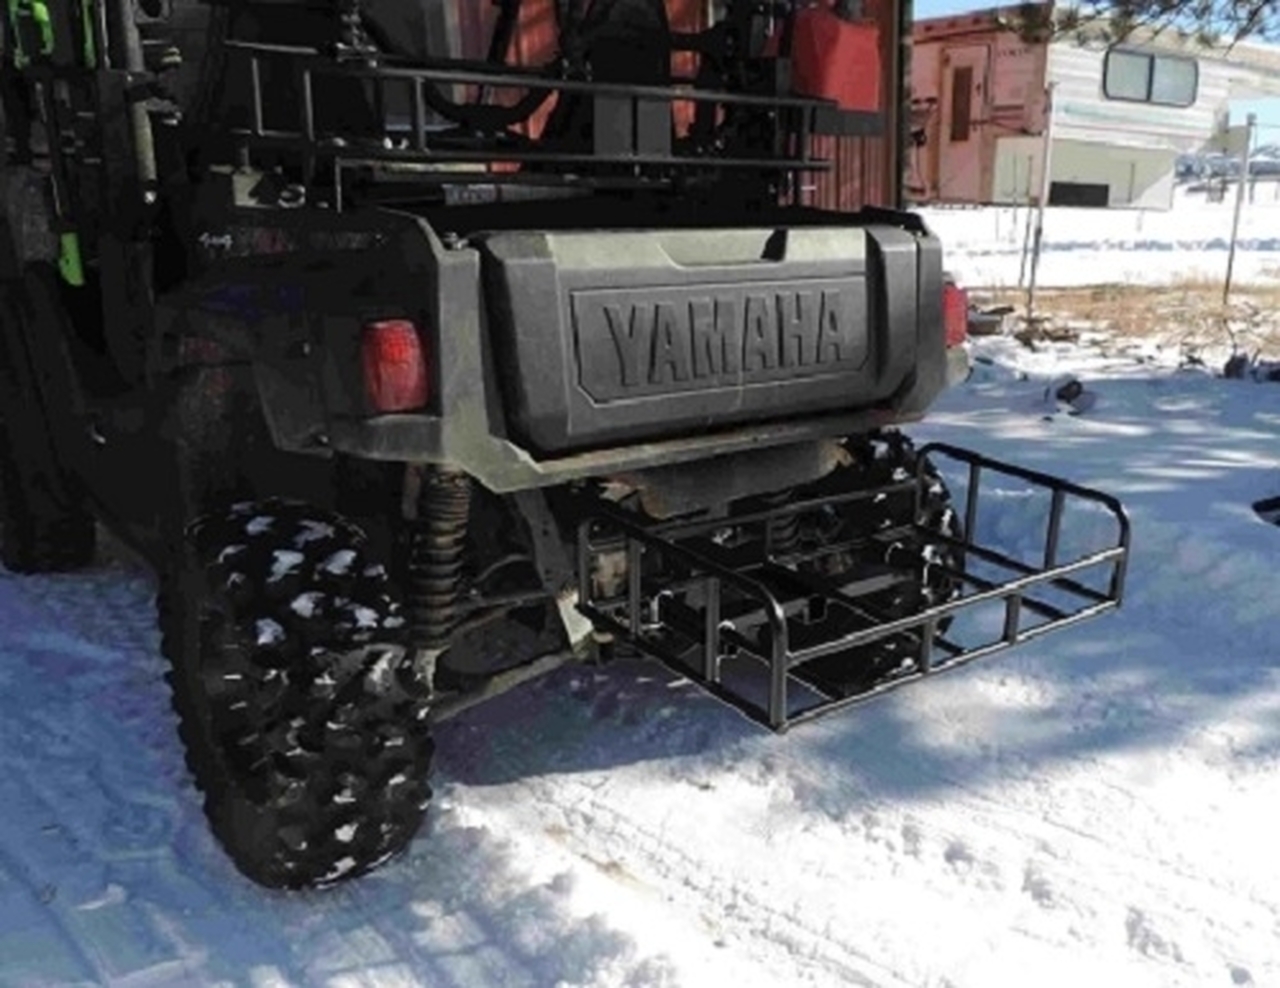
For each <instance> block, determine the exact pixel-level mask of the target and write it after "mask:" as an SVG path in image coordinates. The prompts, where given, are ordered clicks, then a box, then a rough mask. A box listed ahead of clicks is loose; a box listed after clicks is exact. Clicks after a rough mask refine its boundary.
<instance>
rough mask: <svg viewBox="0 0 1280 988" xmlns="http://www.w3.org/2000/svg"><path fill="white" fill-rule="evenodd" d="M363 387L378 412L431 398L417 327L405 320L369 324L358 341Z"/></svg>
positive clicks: (415, 405) (410, 407) (408, 406)
mask: <svg viewBox="0 0 1280 988" xmlns="http://www.w3.org/2000/svg"><path fill="white" fill-rule="evenodd" d="M361 346H362V351H363V357H364V386H365V391H366V392H367V393H368V395H369V401H370V403H371V404H372V405H373V408H374V411H377V412H408V411H412V410H413V409H417V408H422V407H423V406H424V405H426V403H427V400H428V399H429V398H430V397H431V393H430V387H429V384H428V374H427V355H426V353H425V351H424V349H423V346H422V339H421V338H420V337H419V335H418V327H416V326H415V325H414V324H413V323H411V322H410V321H409V320H407V319H387V320H383V321H381V322H373V323H369V324H368V325H367V326H365V328H364V338H363V340H362V341H361Z"/></svg>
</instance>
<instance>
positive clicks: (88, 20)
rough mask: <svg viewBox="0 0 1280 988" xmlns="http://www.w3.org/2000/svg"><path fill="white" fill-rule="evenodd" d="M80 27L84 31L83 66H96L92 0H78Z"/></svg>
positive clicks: (96, 51) (87, 67)
mask: <svg viewBox="0 0 1280 988" xmlns="http://www.w3.org/2000/svg"><path fill="white" fill-rule="evenodd" d="M80 28H81V30H82V31H83V32H84V67H85V68H86V69H96V68H97V67H98V49H97V46H96V45H95V44H94V40H93V0H80Z"/></svg>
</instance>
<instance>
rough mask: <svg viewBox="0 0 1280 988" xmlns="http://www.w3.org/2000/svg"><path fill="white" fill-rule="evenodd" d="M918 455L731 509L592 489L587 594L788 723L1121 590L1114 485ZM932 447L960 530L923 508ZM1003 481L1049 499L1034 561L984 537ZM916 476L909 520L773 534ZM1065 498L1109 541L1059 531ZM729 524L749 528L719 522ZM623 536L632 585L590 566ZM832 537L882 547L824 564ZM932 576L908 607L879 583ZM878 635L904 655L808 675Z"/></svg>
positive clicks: (995, 645) (601, 624)
mask: <svg viewBox="0 0 1280 988" xmlns="http://www.w3.org/2000/svg"><path fill="white" fill-rule="evenodd" d="M920 454H921V455H920V458H919V460H918V464H919V466H918V469H917V473H916V475H915V476H914V477H912V476H909V475H908V476H905V477H903V478H901V479H900V480H895V481H894V482H893V483H891V484H889V485H886V486H883V487H877V488H874V489H869V490H868V489H863V490H857V491H850V492H848V493H842V494H838V495H834V496H825V497H820V498H813V499H809V500H803V501H799V502H795V503H788V504H786V505H783V506H779V507H777V508H771V509H767V510H762V511H759V512H754V513H749V514H743V515H739V516H723V517H717V518H703V519H699V520H697V521H693V522H690V521H684V520H679V521H674V522H665V523H655V522H651V521H648V520H646V519H643V518H641V517H640V516H639V515H637V514H635V513H634V512H630V511H627V510H624V509H622V508H619V507H618V506H616V505H613V504H609V503H604V502H598V503H593V504H592V505H590V506H588V507H586V508H585V509H584V510H585V512H586V513H585V514H584V518H583V521H582V522H581V525H580V528H579V542H578V545H579V558H578V571H579V596H580V607H581V609H582V611H583V612H584V613H585V614H586V615H587V616H588V617H590V618H591V619H592V620H593V621H594V622H595V623H596V626H597V627H598V628H599V629H601V630H602V631H604V632H607V633H611V634H613V635H615V636H616V637H617V638H618V639H620V640H622V641H624V642H629V643H631V644H633V645H634V646H635V647H637V648H638V649H640V650H641V651H643V652H645V653H647V654H649V655H652V656H654V657H656V658H657V659H659V660H661V661H662V662H664V663H665V664H666V665H667V666H668V667H670V668H671V669H672V670H674V671H676V672H678V673H680V674H681V675H683V676H686V677H688V678H689V679H691V680H692V681H694V682H696V683H698V684H699V685H700V686H702V687H703V688H704V689H706V690H707V691H709V692H710V693H712V694H713V695H715V696H716V697H718V698H719V699H721V700H723V701H725V702H727V703H729V704H731V705H733V706H734V707H736V708H737V709H739V710H740V711H742V712H743V713H745V714H746V715H747V716H748V717H750V718H751V719H752V720H755V721H757V722H759V723H761V724H763V725H766V726H768V727H770V728H772V729H773V730H775V731H779V732H781V731H785V730H786V729H787V728H789V727H790V726H792V725H793V724H797V723H801V722H804V721H808V720H812V719H814V718H817V717H819V716H822V715H824V714H827V713H832V712H834V711H836V710H840V709H843V708H845V707H849V706H852V705H855V704H858V703H863V702H865V701H867V700H869V699H871V698H873V697H876V696H879V695H881V694H883V693H886V692H888V691H890V690H893V689H897V688H898V687H900V686H903V685H905V684H907V683H910V682H913V681H915V680H918V679H921V678H923V677H926V676H932V675H937V674H938V673H940V672H945V671H948V670H952V669H958V668H960V667H962V666H964V665H967V664H968V663H970V662H973V661H975V660H977V659H980V658H985V657H986V656H989V655H992V654H995V653H996V652H1000V651H1003V650H1004V649H1007V648H1009V647H1011V646H1013V645H1017V644H1019V643H1022V642H1026V641H1029V640H1031V639H1033V638H1037V637H1039V636H1041V635H1045V634H1048V633H1049V632H1052V631H1056V630H1059V629H1062V628H1066V627H1069V626H1071V625H1074V624H1077V623H1079V622H1082V621H1085V620H1088V619H1090V618H1093V617H1096V616H1098V615H1101V614H1103V613H1105V612H1107V611H1110V610H1114V609H1115V608H1117V607H1118V606H1119V605H1120V602H1121V599H1122V597H1123V592H1124V581H1125V570H1126V565H1127V561H1128V554H1129V540H1130V527H1129V521H1128V518H1127V516H1126V514H1125V512H1124V509H1123V507H1122V506H1121V505H1120V503H1119V502H1118V501H1117V500H1116V499H1115V498H1113V497H1111V496H1109V495H1107V494H1103V493H1100V492H1098V491H1094V490H1090V489H1087V488H1084V487H1080V486H1078V485H1076V484H1073V483H1070V482H1069V481H1066V480H1062V479H1060V478H1056V477H1052V476H1049V475H1046V474H1042V473H1038V472H1035V471H1032V470H1026V469H1023V468H1021V467H1017V466H1012V465H1010V464H1007V463H1002V462H999V461H997V460H993V459H990V458H988V457H985V456H982V455H980V454H978V453H974V452H971V451H968V450H964V449H959V448H957V447H954V446H949V445H945V444H934V445H931V446H927V447H924V448H923V449H922V450H921V451H920ZM930 461H932V463H934V464H935V465H937V466H940V467H943V468H944V470H943V472H944V474H947V475H949V476H952V477H955V478H957V479H956V480H954V481H953V483H955V484H956V485H957V486H959V485H963V486H964V487H965V488H967V490H966V491H965V493H964V495H963V496H962V497H960V498H958V499H957V506H958V507H960V508H961V510H962V511H963V529H962V530H960V533H957V535H958V537H957V535H949V534H945V533H944V532H941V531H939V530H938V526H936V525H931V526H926V525H925V524H923V523H922V522H923V521H924V510H923V507H922V506H923V505H924V503H925V495H926V491H927V490H928V489H929V487H930V485H936V484H937V483H938V480H937V477H936V476H935V475H934V474H933V473H932V469H931V468H930V467H929V466H928V464H929V463H930ZM946 468H950V471H951V472H950V473H949V474H948V471H947V469H946ZM957 468H958V472H956V470H957ZM993 480H995V481H996V483H999V484H1008V483H1015V484H1016V485H1017V486H1018V490H1019V492H1020V493H1019V495H1018V498H1017V499H1016V503H1017V504H1018V505H1019V506H1025V505H1027V504H1028V503H1030V501H1029V499H1030V498H1037V497H1038V498H1040V499H1041V500H1042V501H1044V502H1046V503H1045V504H1044V506H1043V518H1042V524H1041V526H1040V533H1039V538H1038V539H1037V542H1036V547H1035V551H1034V554H1033V555H1034V558H1032V559H1030V560H1028V559H1027V558H1026V554H1025V553H1024V554H1023V556H1024V558H1018V554H1016V553H1014V552H1012V551H1006V550H1002V549H999V548H996V547H995V546H994V545H992V544H990V542H989V540H988V539H985V538H980V537H979V533H980V532H984V531H985V527H989V526H985V527H980V518H979V516H980V513H981V505H982V503H983V497H984V491H988V490H989V489H990V488H992V487H993V486H995V484H993ZM908 491H914V492H915V504H916V519H915V521H914V522H913V523H910V524H903V525H897V526H894V525H887V526H883V527H881V528H879V529H877V530H876V531H874V532H872V533H870V534H868V535H866V536H864V537H861V538H858V539H854V540H850V541H848V542H845V543H843V544H841V545H824V546H821V547H819V548H816V549H809V550H807V551H806V552H804V553H801V554H796V553H787V552H780V551H776V550H775V546H774V544H773V542H774V538H773V533H775V532H778V531H780V530H782V527H783V526H785V525H786V523H787V522H788V521H789V520H790V519H794V518H797V517H799V516H800V515H801V514H803V513H805V512H811V511H815V510H822V509H824V508H833V507H844V508H846V509H847V508H852V507H854V506H856V505H857V504H858V503H860V502H873V501H875V500H876V499H883V498H884V497H887V496H892V495H895V494H896V495H897V496H899V497H902V496H904V493H905V492H908ZM1002 493H1007V491H1005V492H1002ZM1069 515H1070V516H1072V517H1073V518H1077V516H1082V517H1083V518H1087V519H1089V520H1090V521H1089V523H1088V524H1087V525H1086V527H1088V528H1090V530H1091V531H1092V530H1096V529H1099V528H1101V529H1106V530H1109V532H1108V533H1107V535H1106V537H1105V538H1104V540H1103V544H1102V545H1101V546H1089V547H1088V548H1086V549H1083V550H1081V551H1078V552H1070V553H1068V552H1065V551H1064V545H1065V544H1066V543H1067V542H1069V541H1080V540H1079V539H1076V540H1071V539H1069V538H1068V536H1069V535H1070V534H1071V530H1070V529H1071V524H1073V523H1080V520H1079V518H1077V521H1076V522H1069V521H1068V516H1069ZM728 532H736V533H739V536H740V537H738V538H736V539H726V533H728ZM742 533H746V534H745V535H743V534H742ZM752 533H754V534H752ZM984 542H985V543H987V544H984ZM619 553H625V557H626V563H627V567H626V574H627V575H626V588H625V592H615V593H614V595H613V596H612V597H609V598H601V597H599V596H597V595H596V589H597V580H596V574H597V573H598V567H599V566H600V565H601V564H602V560H603V559H604V557H605V556H607V555H610V554H612V555H613V556H614V557H615V558H617V556H618V554H619ZM839 553H846V554H848V553H856V554H860V556H861V557H862V558H863V559H864V560H867V559H874V560H883V562H881V563H878V564H867V563H864V564H863V565H860V566H859V567H857V568H856V570H853V571H846V572H843V573H841V574H840V575H839V576H838V577H830V576H827V575H823V574H822V573H821V572H820V570H821V568H822V567H821V560H822V559H823V558H829V557H831V556H833V555H835V554H839ZM1064 557H1065V558H1064ZM922 579H923V580H927V581H933V582H934V583H935V584H936V583H938V581H939V580H941V582H942V584H943V585H945V586H946V587H947V588H948V590H949V591H950V592H949V593H948V594H947V595H946V599H944V600H943V601H942V602H938V603H932V604H927V605H923V606H921V607H919V608H916V609H913V612H911V613H906V614H894V613H886V612H885V610H884V608H883V602H884V600H885V599H886V596H887V591H890V590H891V589H892V588H893V587H895V586H903V585H908V584H916V585H918V584H919V582H920V581H921V580H922ZM966 618H968V620H967V621H966ZM962 626H963V627H962ZM877 649H879V650H881V651H883V652H887V653H889V654H892V655H895V656H898V657H899V658H900V659H901V661H897V662H896V663H895V664H893V666H892V667H891V668H876V669H875V671H874V674H873V675H870V676H863V677H862V678H861V679H860V680H859V681H857V682H855V683H853V684H852V685H850V684H843V685H834V684H832V683H831V682H829V681H828V679H829V677H825V676H815V675H812V674H811V670H812V669H813V668H814V667H815V665H816V664H821V665H823V666H825V667H828V668H830V667H831V664H832V662H833V661H834V663H835V664H836V666H837V667H838V666H839V664H840V663H841V662H842V661H845V660H847V662H848V664H849V665H850V667H851V668H853V667H855V666H858V665H859V664H860V663H861V664H863V665H865V662H866V656H867V655H869V654H873V653H875V652H876V650H877ZM855 678H857V677H855Z"/></svg>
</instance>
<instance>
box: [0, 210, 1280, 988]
mask: <svg viewBox="0 0 1280 988" xmlns="http://www.w3.org/2000/svg"><path fill="white" fill-rule="evenodd" d="M1274 229H1280V224H1278V225H1277V226H1276V227H1275V228H1274ZM977 356H978V357H979V358H980V362H979V364H978V366H977V370H976V372H975V374H974V376H973V378H972V379H971V381H970V382H969V383H968V384H966V385H964V386H963V387H960V388H958V389H956V390H955V391H953V392H952V393H951V394H949V395H948V396H946V397H945V398H944V399H943V401H942V402H941V403H940V404H939V406H938V408H937V411H936V413H935V414H934V415H933V416H932V417H931V418H930V420H929V422H928V423H927V425H922V426H920V427H918V428H916V429H915V430H913V432H914V434H915V435H916V437H917V438H919V439H944V440H947V441H951V442H955V443H957V444H960V445H966V446H970V447H974V448H976V449H979V450H982V451H985V452H988V453H990V454H992V455H995V456H998V457H1001V458H1004V459H1010V460H1014V461H1016V462H1021V463H1024V464H1027V465H1030V466H1032V467H1036V468H1040V469H1043V470H1046V471H1049V472H1056V473H1062V474H1065V475H1067V476H1069V477H1071V478H1072V479H1075V480H1077V481H1079V482H1082V483H1085V484H1090V485H1095V486H1098V487H1101V488H1103V489H1106V490H1109V491H1112V492H1113V493H1116V494H1118V495H1120V496H1121V497H1122V498H1123V499H1124V500H1125V502H1126V504H1127V506H1128V509H1129V511H1130V514H1131V517H1132V520H1133V525H1134V545H1135V548H1134V554H1133V564H1132V569H1131V574H1130V583H1129V597H1128V600H1127V603H1126V606H1125V607H1124V609H1123V610H1121V611H1120V612H1118V613H1116V614H1113V615H1109V616H1107V617H1105V618H1102V619H1100V620H1098V621H1096V622H1093V623H1089V624H1086V625H1083V626H1080V627H1079V628H1076V629H1073V630H1070V631H1066V632H1063V633H1060V634H1057V635H1054V636H1049V637H1047V638H1045V639H1042V640H1040V641H1037V642H1034V643H1030V644H1027V645H1025V646H1023V647H1021V648H1019V649H1018V650H1016V651H1014V652H1011V653H1004V654H1003V655H1002V656H1000V657H997V658H993V659H991V660H988V661H987V662H985V663H979V664H977V665H976V666H973V667H971V668H969V669H967V670H965V671H962V672H958V673H955V674H952V675H950V676H947V677H941V678H938V679H936V680H934V681H932V682H928V683H923V684H920V685H918V686H916V687H914V688H912V689H910V690H905V691H902V692H900V693H898V694H895V695H892V696H890V697H887V698H885V699H883V700H880V701H877V702H875V703H873V704H870V705H868V706H866V707H863V708H860V709H858V710H855V711H851V712H848V713H845V714H841V715H837V716H835V717H833V718H828V719H826V720H824V721H820V722H818V723H816V724H813V725H809V726H806V727H802V728H798V729H796V730H795V731H793V732H792V733H790V734H788V735H786V736H784V737H781V738H779V737H774V736H772V735H770V734H767V733H766V732H763V731H762V730H760V729H757V728H755V727H753V726H751V725H749V724H747V723H746V722H745V721H743V720H742V719H741V718H739V717H738V716H736V715H735V714H733V713H731V712H730V711H728V710H726V709H724V708H722V707H721V706H719V705H718V704H717V703H715V702H714V701H712V700H710V699H708V698H706V697H704V696H702V695H700V694H699V693H698V692H697V691H696V690H694V689H692V688H690V687H688V686H687V685H682V684H680V683H678V682H676V681H674V680H673V679H672V677H671V676H669V675H668V674H666V673H665V672H664V671H663V670H661V669H660V668H659V667H656V666H650V665H648V664H644V663H623V664H619V665H615V666H611V667H608V668H606V669H603V670H590V671H582V670H577V671H567V670H566V671H562V672H561V673H558V674H556V675H554V676H552V677H550V678H549V679H547V680H545V681H544V682H542V683H540V684H536V685H533V686H530V687H527V688H525V689H523V690H521V691H518V692H516V693H513V694H510V695H508V696H506V697H503V698H501V699H499V700H496V701H494V702H493V703H491V704H490V705H488V706H485V707H482V708H479V709H477V710H474V711H472V712H470V713H468V714H465V715H463V716H461V717H460V718H458V719H457V720H455V721H453V722H451V723H450V724H448V725H446V726H445V727H444V728H443V729H442V730H441V732H440V736H439V742H440V748H441V753H440V757H439V763H438V771H437V776H436V789H437V800H436V803H435V804H434V807H433V810H432V813H431V816H430V819H429V823H428V825H427V826H426V827H425V828H424V831H423V833H422V834H421V836H420V837H419V839H418V840H417V841H416V842H415V843H414V845H413V847H412V849H411V852H410V853H409V854H408V855H407V856H406V857H405V858H403V859H401V860H399V861H398V862H396V863H394V864H393V865H391V866H389V867H387V868H386V869H384V870H383V871H381V872H378V873H376V874H374V875H372V876H369V877H367V878H365V879H363V880H361V881H360V882H358V883H355V884H352V885H350V886H348V887H342V888H339V889H336V890H334V891H331V892H328V893H324V894H301V895H291V896H282V895H275V894H270V893H266V892H264V891H262V890H260V889H258V888H256V887H254V886H252V885H250V884H249V883H247V882H246V881H245V880H243V879H242V878H240V877H239V875H238V874H237V873H236V872H235V871H234V870H233V869H232V867H231V865H230V864H229V863H228V862H227V860H226V859H225V858H224V857H223V855H222V854H221V852H220V851H219V850H218V848H217V847H216V846H215V845H214V844H213V842H212V839H211V838H210V837H209V835H208V833H207V831H206V828H205V824H204V820H203V817H202V815H201V812H200V808H199V804H198V802H197V799H196V796H195V793H194V792H193V790H192V788H191V786H190V784H189V782H188V780H187V777H186V774H185V772H184V769H183V765H182V759H181V756H180V754H179V751H178V747H177V742H176V739H175V736H174V724H173V721H172V718H171V716H170V713H169V710H168V697H167V693H166V689H165V686H164V684H163V682H162V680H161V675H162V671H163V669H162V663H161V659H160V657H159V654H158V640H157V638H158V636H157V633H156V630H155V627H154V624H153V618H152V612H151V598H152V594H153V592H154V587H153V584H152V582H151V580H150V578H149V576H148V575H147V573H146V572H145V571H144V570H143V569H141V568H140V567H139V566H138V565H137V564H136V563H134V562H133V561H131V560H130V559H129V558H127V557H125V556H124V555H122V554H121V553H119V552H110V551H109V552H107V553H106V554H105V555H104V558H103V559H102V560H101V561H100V563H99V564H98V565H97V566H96V567H95V568H94V569H93V570H92V571H90V572H88V573H85V574H81V575H76V576H66V577H56V578H41V579H17V578H14V577H12V576H9V575H8V574H5V573H3V572H2V571H0V986H21V988H27V986H37V985H59V986H61V985H80V984H92V985H98V984H102V985H120V986H130V988H151V986H163V985H197V986H205V985H208V986H212V985H235V986H241V985H244V986H254V988H258V986H261V988H268V986H277V985H323V986H348V985H351V986H354V985H362V986H413V985H420V986H428V988H450V986H457V988H487V986H491V985H492V986H499V985H501V986H529V988H543V986H547V988H550V986H634V988H640V986H689V988H703V986H712V985H734V986H735V988H752V986H761V988H766V986H767V988H777V986H806V985H807V986H843V985H855V986H886V988H887V986H928V988H1003V986H1019V988H1023V986H1028V985H1035V986H1037V988H1039V986H1058V985H1061V986H1064V988H1065V986H1069V988H1079V986H1080V985H1082V984H1087V985H1098V986H1103V985H1106V986H1112V985H1115V986H1125V988H1141V986H1153V988H1155V986H1160V988H1164V986H1176V985H1187V986H1212V985H1222V986H1233V985H1256V986H1266V985H1278V984H1280V853H1277V851H1276V846H1275V844H1276V838H1275V829H1276V828H1275V812H1276V808H1277V807H1280V649H1278V648H1277V645H1276V642H1277V627H1280V623H1278V622H1280V591H1278V590H1277V588H1276V581H1275V573H1276V571H1277V565H1278V564H1280V528H1277V527H1274V526H1270V525H1267V524H1264V523H1263V522H1262V521H1260V520H1259V519H1258V518H1257V517H1256V516H1255V515H1254V514H1253V512H1252V511H1251V510H1250V504H1251V503H1252V502H1253V501H1255V500H1257V499H1259V498H1262V497H1266V496H1270V495H1277V494H1280V386H1276V385H1269V384H1257V383H1252V382H1238V381H1224V380H1221V379H1216V378H1214V377H1212V376H1210V375H1208V374H1207V373H1203V372H1187V371H1178V370H1177V369H1176V368H1175V367H1174V366H1173V365H1172V364H1173V362H1172V361H1169V360H1166V359H1165V358H1164V357H1162V356H1161V355H1160V354H1152V353H1149V352H1147V353H1144V354H1141V355H1140V356H1141V359H1138V356H1126V355H1124V354H1120V355H1116V354H1114V353H1112V355H1110V356H1107V357H1105V358H1104V357H1102V356H1100V355H1099V354H1096V353H1092V352H1091V351H1089V350H1088V349H1087V348H1081V347H1062V348H1058V349H1052V348H1051V349H1046V350H1043V351H1041V352H1039V353H1031V352H1029V351H1027V350H1024V349H1022V348H1021V347H1019V346H1018V345H1016V344H1014V343H1012V342H1011V341H1007V340H1004V339H993V340H985V341H982V342H981V344H980V346H979V348H978V351H977ZM1064 371H1075V372H1078V373H1080V374H1081V375H1082V377H1083V379H1084V380H1085V381H1086V383H1087V384H1088V385H1089V386H1090V388H1091V389H1093V390H1094V391H1095V392H1096V393H1097V395H1098V401H1097V404H1096V405H1095V407H1094V408H1093V409H1091V410H1090V411H1089V412H1087V413H1086V414H1083V415H1079V416H1070V415H1065V414H1061V413H1059V412H1057V411H1056V410H1055V409H1052V408H1048V407H1046V406H1045V405H1044V403H1043V401H1042V395H1043V391H1044V386H1045V382H1046V381H1047V380H1048V379H1050V378H1051V377H1053V376H1054V375H1057V374H1060V373H1062V372H1064ZM1031 520H1032V519H1029V518H1028V517H1026V516H1025V513H1019V512H1017V511H1012V512H1010V513H1009V514H1008V516H1007V517H1006V518H1005V519H1004V520H1003V521H1001V520H1000V519H999V518H997V519H996V524H997V526H998V527H1000V529H1001V531H1002V537H1004V538H1007V539H1008V540H1009V541H1010V542H1016V541H1017V540H1018V539H1019V537H1020V535H1021V534H1022V533H1023V532H1024V531H1025V530H1026V527H1027V524H1028V523H1029V522H1030V521H1031Z"/></svg>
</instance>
